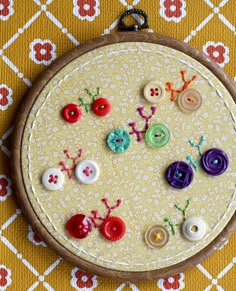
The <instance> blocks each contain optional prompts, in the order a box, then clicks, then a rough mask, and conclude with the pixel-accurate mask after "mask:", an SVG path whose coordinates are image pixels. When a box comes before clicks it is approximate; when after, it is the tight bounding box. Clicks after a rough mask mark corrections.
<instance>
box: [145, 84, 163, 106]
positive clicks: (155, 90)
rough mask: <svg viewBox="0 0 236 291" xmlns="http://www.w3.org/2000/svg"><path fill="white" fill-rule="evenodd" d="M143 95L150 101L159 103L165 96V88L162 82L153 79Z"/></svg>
mask: <svg viewBox="0 0 236 291" xmlns="http://www.w3.org/2000/svg"><path fill="white" fill-rule="evenodd" d="M143 95H144V97H145V98H146V99H147V101H149V102H150V103H159V102H161V101H162V100H163V99H164V98H165V88H164V87H163V85H162V84H161V83H159V82H156V81H151V82H149V83H148V84H147V85H146V86H145V87H144V90H143Z"/></svg>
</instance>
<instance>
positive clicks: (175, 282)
mask: <svg viewBox="0 0 236 291" xmlns="http://www.w3.org/2000/svg"><path fill="white" fill-rule="evenodd" d="M157 285H158V287H159V288H161V290H162V291H174V290H182V289H184V287H185V284H184V274H183V273H179V274H177V275H174V276H172V277H169V278H165V279H159V280H158V283H157Z"/></svg>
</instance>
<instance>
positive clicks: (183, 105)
mask: <svg viewBox="0 0 236 291" xmlns="http://www.w3.org/2000/svg"><path fill="white" fill-rule="evenodd" d="M177 102H178V105H179V107H180V109H181V110H183V111H185V112H188V113H191V112H194V111H197V110H198V109H199V108H200V107H201V105H202V96H201V94H200V93H199V92H198V91H197V90H195V89H191V88H190V89H186V90H184V91H183V92H182V93H181V94H180V95H179V97H178V100H177Z"/></svg>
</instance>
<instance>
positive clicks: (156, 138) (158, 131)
mask: <svg viewBox="0 0 236 291" xmlns="http://www.w3.org/2000/svg"><path fill="white" fill-rule="evenodd" d="M145 139H146V141H147V143H148V144H149V145H150V146H151V147H153V148H161V147H163V146H165V145H166V144H167V143H168V141H169V139H170V132H169V130H168V128H167V127H166V126H165V125H163V124H153V125H151V126H150V127H149V128H148V130H147V131H146V134H145Z"/></svg>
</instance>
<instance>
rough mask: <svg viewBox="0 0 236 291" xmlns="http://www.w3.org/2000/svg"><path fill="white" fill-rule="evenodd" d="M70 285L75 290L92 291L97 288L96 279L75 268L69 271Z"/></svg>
mask: <svg viewBox="0 0 236 291" xmlns="http://www.w3.org/2000/svg"><path fill="white" fill-rule="evenodd" d="M71 276H72V279H71V285H72V286H73V287H74V288H75V289H76V290H93V289H94V288H96V287H97V285H98V282H97V277H96V276H94V275H92V274H89V273H86V272H84V271H82V270H80V269H79V268H77V267H75V268H74V269H72V271H71Z"/></svg>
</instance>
